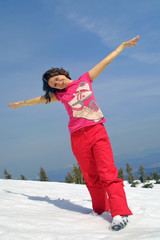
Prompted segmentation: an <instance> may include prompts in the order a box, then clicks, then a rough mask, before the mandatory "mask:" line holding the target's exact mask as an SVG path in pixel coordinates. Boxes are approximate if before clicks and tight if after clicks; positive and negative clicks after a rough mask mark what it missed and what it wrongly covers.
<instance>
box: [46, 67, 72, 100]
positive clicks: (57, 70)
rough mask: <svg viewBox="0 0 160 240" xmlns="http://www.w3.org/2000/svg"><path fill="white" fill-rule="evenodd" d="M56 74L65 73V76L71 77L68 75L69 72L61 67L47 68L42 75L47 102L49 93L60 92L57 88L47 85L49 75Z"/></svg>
mask: <svg viewBox="0 0 160 240" xmlns="http://www.w3.org/2000/svg"><path fill="white" fill-rule="evenodd" d="M58 75H65V76H66V77H67V78H69V79H71V78H70V76H69V72H67V71H66V70H64V69H63V68H51V69H49V70H47V71H46V72H45V73H44V74H43V76H42V80H43V90H44V91H45V92H46V94H45V98H46V99H47V102H50V100H51V98H50V95H49V93H55V92H60V90H59V89H57V88H51V87H50V86H49V85H48V81H49V79H50V78H51V77H54V76H58ZM62 91H63V90H62Z"/></svg>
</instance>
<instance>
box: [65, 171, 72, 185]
mask: <svg viewBox="0 0 160 240" xmlns="http://www.w3.org/2000/svg"><path fill="white" fill-rule="evenodd" d="M65 182H66V183H73V177H72V174H71V173H70V172H68V173H67V176H65Z"/></svg>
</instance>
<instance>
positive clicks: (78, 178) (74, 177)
mask: <svg viewBox="0 0 160 240" xmlns="http://www.w3.org/2000/svg"><path fill="white" fill-rule="evenodd" d="M65 182H67V183H76V184H85V181H84V178H83V175H82V172H81V169H80V167H79V164H78V163H77V164H73V169H72V170H71V171H70V172H68V173H67V176H66V177H65Z"/></svg>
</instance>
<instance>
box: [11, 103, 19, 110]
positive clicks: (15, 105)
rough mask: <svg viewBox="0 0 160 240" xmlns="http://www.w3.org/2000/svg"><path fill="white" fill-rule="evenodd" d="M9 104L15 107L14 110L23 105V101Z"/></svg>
mask: <svg viewBox="0 0 160 240" xmlns="http://www.w3.org/2000/svg"><path fill="white" fill-rule="evenodd" d="M8 106H9V107H13V108H14V110H16V109H17V108H19V107H21V106H22V103H21V102H15V103H9V104H8Z"/></svg>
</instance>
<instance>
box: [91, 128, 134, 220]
mask: <svg viewBox="0 0 160 240" xmlns="http://www.w3.org/2000/svg"><path fill="white" fill-rule="evenodd" d="M90 140H91V142H92V144H93V154H94V158H95V160H96V165H97V169H98V174H99V178H100V181H101V183H102V184H103V185H104V187H105V189H106V191H107V194H108V196H109V205H110V211H111V215H112V217H114V216H116V215H121V216H122V215H132V212H131V211H130V209H129V208H128V205H127V201H126V195H125V192H124V189H123V181H122V179H120V178H117V177H118V170H117V168H116V167H115V164H114V159H113V153H112V148H111V144H110V141H109V138H108V135H107V132H106V130H105V128H104V126H103V125H102V124H98V126H97V129H95V133H94V135H92V139H90ZM91 142H90V144H91Z"/></svg>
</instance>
